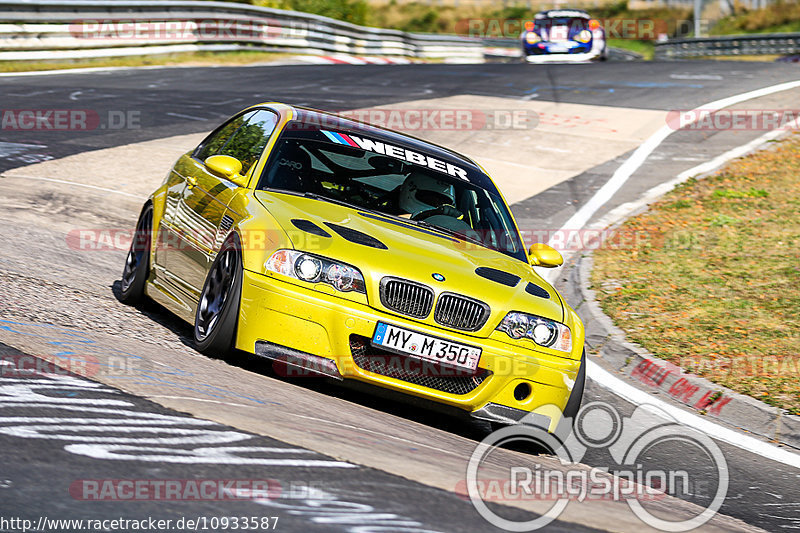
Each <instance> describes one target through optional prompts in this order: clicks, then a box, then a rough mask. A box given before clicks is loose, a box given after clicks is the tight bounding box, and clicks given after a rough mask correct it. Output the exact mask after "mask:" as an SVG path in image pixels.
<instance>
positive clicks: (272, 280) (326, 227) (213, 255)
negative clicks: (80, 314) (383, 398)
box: [120, 103, 585, 431]
mask: <svg viewBox="0 0 800 533" xmlns="http://www.w3.org/2000/svg"><path fill="white" fill-rule="evenodd" d="M144 155H145V156H146V154H144ZM561 262H562V258H561V255H560V254H559V253H558V252H557V251H556V250H554V249H552V248H550V247H548V246H546V245H534V246H532V247H531V249H530V250H528V251H526V250H525V248H524V245H523V241H522V238H521V237H520V234H519V231H518V230H517V226H516V224H515V222H514V219H513V217H512V215H511V212H510V210H509V208H508V205H507V204H506V202H505V200H504V199H503V197H502V196H501V194H500V191H498V189H497V187H496V186H495V184H494V183H493V182H492V180H491V179H490V178H489V176H488V175H487V174H486V173H485V172H484V171H483V169H482V168H481V167H480V166H478V165H477V164H476V163H474V162H473V161H471V160H469V159H467V158H466V157H464V156H461V155H459V154H457V153H455V152H452V151H450V150H447V149H445V148H442V147H439V146H436V145H433V144H430V143H427V142H424V141H421V140H419V139H415V138H413V137H409V136H406V135H401V134H398V133H395V132H392V131H389V130H385V129H381V128H377V127H373V126H369V125H365V124H362V123H359V122H355V121H352V120H348V119H344V118H341V117H338V116H336V115H332V114H327V113H323V112H321V111H315V110H310V109H304V108H299V107H291V106H288V105H284V104H278V103H266V104H261V105H257V106H254V107H251V108H248V109H246V110H244V111H242V112H240V113H238V114H237V115H235V116H234V117H233V118H231V119H230V120H228V121H227V122H225V123H224V124H222V125H221V126H220V127H219V128H217V129H216V130H215V131H214V132H212V133H211V134H210V135H209V136H208V137H207V138H206V139H205V140H204V141H203V142H202V143H201V144H200V145H199V146H197V147H196V148H195V149H193V150H192V151H190V152H188V153H186V154H184V155H183V156H181V157H180V158H179V159H178V161H177V162H176V163H175V165H174V167H173V168H172V170H171V171H170V172H169V174H168V176H167V177H166V179H165V181H164V183H163V184H162V185H161V186H160V187H159V188H158V189H156V191H155V192H153V194H152V195H151V196H150V198H149V199H148V200H147V202H146V203H145V204H144V207H143V208H142V211H141V214H140V216H139V221H138V224H137V231H136V238H135V239H134V241H133V243H132V245H131V249H130V251H129V253H128V255H127V259H126V262H125V267H124V270H123V274H122V283H121V296H120V299H121V300H122V301H123V302H125V303H129V304H137V303H139V302H140V301H141V300H142V299H143V298H144V297H145V295H146V296H149V297H151V298H152V299H153V300H156V301H157V302H159V303H161V304H162V305H163V306H165V307H166V308H168V309H169V310H171V311H172V312H174V313H176V314H177V315H179V316H180V317H182V318H183V319H185V320H186V321H188V322H189V323H191V324H193V326H194V343H195V345H196V347H197V348H198V349H199V350H200V351H201V352H204V353H209V354H217V355H226V354H230V353H232V350H233V349H234V348H236V349H239V350H244V351H246V352H250V353H253V354H256V355H258V356H261V357H264V358H268V359H271V360H274V361H277V362H278V366H277V367H278V368H282V369H283V370H284V371H285V372H286V375H304V374H305V375H307V374H309V373H311V374H313V375H323V376H328V377H331V378H335V379H337V380H348V381H350V382H352V380H356V381H360V382H366V383H369V384H371V385H374V386H377V389H376V388H372V389H371V390H374V391H380V390H382V389H383V390H391V391H395V392H398V393H401V394H402V395H406V396H407V397H409V398H411V397H414V398H415V399H416V400H417V401H418V400H419V399H425V400H430V401H431V402H433V403H432V404H428V405H430V406H436V405H438V406H440V407H444V408H445V409H446V408H451V409H450V412H452V413H465V414H468V415H471V416H472V417H475V418H478V419H483V420H487V421H489V422H494V423H498V424H500V425H502V424H514V423H517V422H518V421H520V419H521V418H522V417H523V416H525V415H528V413H530V412H535V413H536V414H535V415H533V416H531V417H529V420H534V421H535V422H536V423H537V424H538V425H543V426H546V427H548V428H549V429H550V430H551V431H552V430H554V429H555V427H556V425H557V424H558V422H559V420H560V419H561V418H562V412H564V413H566V415H568V416H569V417H574V415H575V413H576V412H577V410H578V407H579V405H580V401H581V397H582V395H583V387H584V379H585V377H584V376H585V354H584V350H583V345H584V328H583V324H582V323H581V321H580V319H579V318H578V316H577V315H576V314H575V312H574V311H573V310H572V309H571V308H570V307H569V306H568V305H567V304H566V302H565V301H564V300H563V298H562V297H561V296H560V295H559V294H558V292H556V290H555V289H554V288H553V287H552V286H551V285H550V284H549V283H547V282H546V281H545V280H544V279H543V278H542V277H540V276H539V275H538V274H537V273H536V272H535V271H534V270H533V268H532V265H537V266H543V267H555V266H558V265H560V264H561Z"/></svg>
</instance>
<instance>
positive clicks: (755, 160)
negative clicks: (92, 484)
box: [592, 135, 800, 414]
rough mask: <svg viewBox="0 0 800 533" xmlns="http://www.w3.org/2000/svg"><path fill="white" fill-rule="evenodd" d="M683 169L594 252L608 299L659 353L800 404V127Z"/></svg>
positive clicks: (774, 399) (596, 274) (600, 292)
mask: <svg viewBox="0 0 800 533" xmlns="http://www.w3.org/2000/svg"><path fill="white" fill-rule="evenodd" d="M774 148H775V149H774V150H766V151H762V152H759V153H756V154H753V155H750V156H748V157H746V158H743V159H740V160H737V161H735V162H733V163H731V164H729V165H728V166H727V167H726V168H725V169H723V170H722V171H720V172H719V173H717V174H715V175H713V176H711V177H709V178H707V179H705V180H700V181H696V180H690V181H689V182H687V183H685V184H684V185H682V186H680V187H678V188H676V189H675V190H674V191H672V192H671V193H669V194H667V195H666V196H665V197H664V198H663V199H662V200H661V201H659V202H658V203H656V204H655V205H653V206H651V208H650V209H649V210H648V211H647V212H645V213H643V214H640V215H638V216H635V217H633V218H631V219H629V220H628V221H627V222H625V223H624V224H623V227H622V228H621V229H622V230H623V231H624V232H625V234H626V235H635V236H636V237H637V238H636V239H631V240H629V242H633V244H632V245H631V246H629V247H626V248H625V249H623V248H622V247H618V248H615V249H612V248H610V247H609V248H605V249H601V250H598V251H597V252H595V255H594V262H595V266H594V270H593V272H592V285H593V288H594V289H595V290H596V291H597V298H598V300H599V302H600V305H601V306H602V308H603V311H604V312H605V313H606V314H607V315H609V316H610V317H611V318H612V319H613V320H614V322H615V323H616V324H617V325H618V326H620V327H621V328H622V329H623V330H625V332H626V333H627V335H628V338H629V339H631V340H632V341H634V342H636V343H639V344H641V345H642V346H644V347H645V348H647V349H648V350H649V351H650V352H652V353H653V354H654V355H656V356H657V357H660V358H663V359H666V360H668V361H671V362H673V363H675V364H677V365H679V366H681V367H682V368H684V369H685V370H687V371H690V372H694V373H696V374H699V375H701V376H704V377H706V378H708V379H710V380H711V381H713V382H715V383H718V384H720V385H724V386H725V387H728V388H730V389H733V390H734V391H737V392H740V393H743V394H747V395H750V396H752V397H754V398H757V399H759V400H762V401H764V402H766V403H768V404H770V405H774V406H777V407H781V408H785V409H788V410H789V411H790V412H791V413H793V414H800V379H799V378H800V371H799V370H800V356H798V352H799V351H800V350H798V348H800V180H798V176H799V175H800V135H794V136H792V137H790V138H789V139H787V140H785V141H781V142H779V143H777V145H776V146H774Z"/></svg>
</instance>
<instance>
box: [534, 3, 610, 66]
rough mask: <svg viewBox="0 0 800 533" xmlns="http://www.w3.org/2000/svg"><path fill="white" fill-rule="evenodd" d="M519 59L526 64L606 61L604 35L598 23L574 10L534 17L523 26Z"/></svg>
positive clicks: (606, 52) (562, 10) (545, 13)
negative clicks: (525, 61) (522, 58)
mask: <svg viewBox="0 0 800 533" xmlns="http://www.w3.org/2000/svg"><path fill="white" fill-rule="evenodd" d="M520 38H521V39H522V55H523V57H524V58H525V59H526V60H527V61H528V62H530V63H545V62H562V61H569V62H580V61H591V60H601V61H604V60H606V59H607V57H608V51H607V48H606V33H605V30H604V29H603V27H602V26H601V25H600V22H599V21H598V20H595V19H593V18H592V17H590V16H589V14H588V13H587V12H585V11H580V10H577V9H552V10H550V11H542V12H540V13H537V14H536V16H535V17H534V20H533V21H528V22H526V23H525V29H524V30H523V31H522V35H521V36H520Z"/></svg>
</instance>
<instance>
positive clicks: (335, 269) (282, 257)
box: [264, 250, 367, 294]
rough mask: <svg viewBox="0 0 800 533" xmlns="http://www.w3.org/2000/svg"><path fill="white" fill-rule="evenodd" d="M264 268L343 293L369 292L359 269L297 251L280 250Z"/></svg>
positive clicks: (268, 260)
mask: <svg viewBox="0 0 800 533" xmlns="http://www.w3.org/2000/svg"><path fill="white" fill-rule="evenodd" d="M264 268H266V269H267V270H269V271H270V272H276V273H278V274H283V275H284V276H289V277H291V278H295V279H300V280H303V281H307V282H309V283H327V284H328V285H331V286H333V287H334V288H335V289H336V290H338V291H341V292H350V291H355V292H361V293H364V294H366V292H367V291H366V288H365V285H364V277H363V276H362V275H361V272H359V270H358V269H357V268H355V267H352V266H350V265H346V264H344V263H339V262H337V261H333V260H331V259H326V258H324V257H319V256H317V255H311V254H307V253H304V252H298V251H296V250H278V251H277V252H275V253H274V254H272V255H271V256H270V258H269V259H267V261H266V262H265V263H264Z"/></svg>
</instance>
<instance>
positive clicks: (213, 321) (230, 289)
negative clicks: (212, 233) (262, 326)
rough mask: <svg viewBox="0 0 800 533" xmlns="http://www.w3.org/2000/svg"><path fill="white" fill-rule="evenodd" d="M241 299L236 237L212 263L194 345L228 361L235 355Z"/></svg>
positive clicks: (199, 307)
mask: <svg viewBox="0 0 800 533" xmlns="http://www.w3.org/2000/svg"><path fill="white" fill-rule="evenodd" d="M241 298H242V256H241V246H240V245H239V239H238V238H237V237H236V235H235V234H234V235H233V236H232V237H231V238H229V239H228V240H226V241H225V244H223V245H222V247H221V248H220V251H219V253H218V254H217V257H216V258H215V259H214V262H213V263H211V268H210V269H209V271H208V276H206V281H205V283H204V284H203V290H202V292H201V293H200V299H199V300H198V302H197V312H196V313H195V318H194V344H195V347H196V348H197V349H198V350H199V351H200V352H202V353H204V354H206V355H211V356H215V357H227V356H229V355H230V354H231V353H232V352H233V351H234V342H235V339H236V326H237V325H238V323H239V305H240V301H241Z"/></svg>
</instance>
